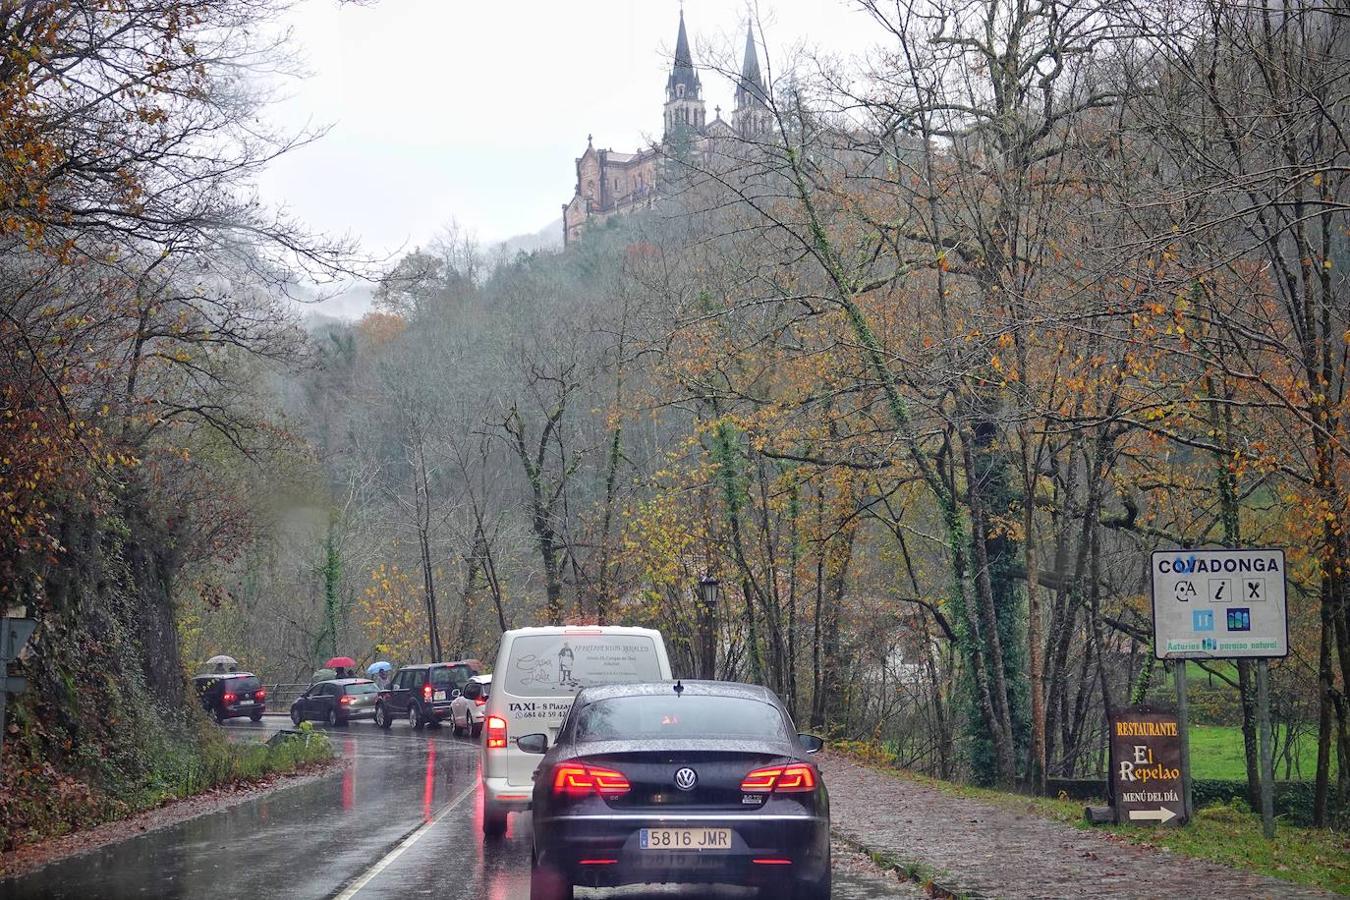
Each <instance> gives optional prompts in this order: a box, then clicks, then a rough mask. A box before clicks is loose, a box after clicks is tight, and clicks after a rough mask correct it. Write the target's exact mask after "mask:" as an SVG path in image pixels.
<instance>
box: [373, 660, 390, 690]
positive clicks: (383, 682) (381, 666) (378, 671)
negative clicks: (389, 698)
mask: <svg viewBox="0 0 1350 900" xmlns="http://www.w3.org/2000/svg"><path fill="white" fill-rule="evenodd" d="M393 668H394V666H393V664H392V663H388V662H385V661H384V660H380V661H379V662H373V663H371V664H370V665H369V666H367V667H366V674H367V675H370V676H371V677H373V678H374V679H375V683H376V684H377V685H379V686H380V690H382V691H387V690H389V673H390V672H391V671H392V670H393Z"/></svg>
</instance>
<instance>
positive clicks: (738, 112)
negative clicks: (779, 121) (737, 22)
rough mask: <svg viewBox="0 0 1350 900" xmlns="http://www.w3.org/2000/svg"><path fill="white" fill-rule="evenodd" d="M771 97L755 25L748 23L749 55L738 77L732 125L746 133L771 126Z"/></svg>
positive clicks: (747, 50) (756, 132)
mask: <svg viewBox="0 0 1350 900" xmlns="http://www.w3.org/2000/svg"><path fill="white" fill-rule="evenodd" d="M768 98H769V92H768V90H767V89H766V88H765V87H764V76H763V75H761V74H760V71H759V54H758V53H757V52H756V51H755V29H754V26H753V24H750V23H747V24H746V26H745V59H744V61H743V62H742V63H741V77H740V78H739V79H738V80H737V81H736V107H735V109H733V110H732V111H731V125H732V127H733V128H735V129H736V131H738V132H739V133H740V134H741V136H742V137H752V136H754V135H757V134H763V133H764V132H766V131H768V130H769V127H770V119H771V116H770V115H769V109H768Z"/></svg>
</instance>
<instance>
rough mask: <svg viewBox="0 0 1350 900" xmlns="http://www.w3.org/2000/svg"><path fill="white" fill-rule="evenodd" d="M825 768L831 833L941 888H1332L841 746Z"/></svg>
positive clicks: (1113, 892)
mask: <svg viewBox="0 0 1350 900" xmlns="http://www.w3.org/2000/svg"><path fill="white" fill-rule="evenodd" d="M821 769H822V771H823V772H824V774H825V779H826V783H827V784H828V785H829V789H830V806H831V820H832V822H833V825H834V829H835V831H836V832H838V833H839V834H840V835H841V836H842V837H844V838H845V839H846V840H847V841H849V842H850V843H851V844H853V845H854V846H856V847H859V848H861V849H865V850H866V852H868V854H869V855H870V856H872V858H873V859H876V860H878V861H881V862H883V863H884V864H885V865H887V866H889V867H891V868H894V869H897V870H899V871H903V872H906V873H908V874H909V875H910V877H912V878H914V879H915V880H917V881H920V882H922V883H928V884H931V890H932V891H933V892H934V893H935V894H938V895H946V896H972V897H1010V898H1012V897H1027V898H1043V897H1044V898H1049V897H1054V898H1061V897H1088V896H1091V897H1121V898H1125V897H1128V898H1137V897H1141V896H1153V897H1160V896H1183V897H1187V896H1222V897H1228V898H1241V897H1253V898H1255V897H1271V896H1279V897H1289V898H1301V897H1330V896H1332V895H1331V894H1328V893H1325V892H1322V891H1319V890H1317V889H1315V888H1311V887H1305V886H1302V885H1296V884H1292V883H1290V882H1286V881H1281V880H1278V879H1275V878H1269V877H1266V876H1264V875H1259V874H1256V873H1252V872H1245V871H1239V870H1236V869H1231V868H1227V867H1225V866H1221V865H1218V864H1215V863H1212V862H1207V861H1205V860H1199V859H1193V858H1188V857H1184V856H1181V855H1179V854H1175V853H1172V852H1169V851H1167V850H1162V849H1156V848H1147V847H1139V846H1134V845H1130V844H1126V843H1123V842H1120V841H1117V840H1112V839H1111V838H1110V837H1109V836H1107V835H1104V834H1100V833H1096V832H1091V831H1085V830H1082V829H1078V828H1074V827H1073V826H1070V825H1065V824H1063V823H1060V822H1055V821H1051V820H1049V819H1045V818H1043V817H1041V816H1039V815H1036V814H1034V813H1032V812H1021V811H1018V810H1016V809H1012V808H1007V807H1004V806H999V805H995V804H991V803H986V802H983V801H980V800H973V799H969V798H965V797H959V796H955V795H953V794H949V793H945V792H943V791H940V790H939V789H937V788H935V787H932V786H929V785H926V784H924V783H922V782H920V781H916V780H911V779H907V778H905V777H903V776H902V775H899V774H894V773H890V772H884V771H880V770H877V769H872V768H869V767H867V766H863V765H860V764H858V763H856V762H854V761H852V760H850V759H848V758H847V757H845V756H842V755H840V754H837V753H826V754H823V755H822V758H821Z"/></svg>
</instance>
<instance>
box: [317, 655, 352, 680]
mask: <svg viewBox="0 0 1350 900" xmlns="http://www.w3.org/2000/svg"><path fill="white" fill-rule="evenodd" d="M324 666H325V667H326V668H329V669H333V670H334V671H335V672H336V673H337V674H336V675H335V676H334V677H335V678H351V677H352V673H353V672H354V671H355V669H356V660H354V659H352V658H351V657H350V656H334V657H333V658H332V659H330V660H328V662H326V663H324Z"/></svg>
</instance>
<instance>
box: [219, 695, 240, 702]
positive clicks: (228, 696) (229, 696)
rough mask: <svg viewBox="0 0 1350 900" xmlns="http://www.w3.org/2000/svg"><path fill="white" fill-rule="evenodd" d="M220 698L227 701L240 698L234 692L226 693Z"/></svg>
mask: <svg viewBox="0 0 1350 900" xmlns="http://www.w3.org/2000/svg"><path fill="white" fill-rule="evenodd" d="M220 699H221V700H224V701H225V702H226V703H233V702H234V701H236V700H238V699H239V698H238V697H236V696H235V695H234V694H226V695H225V696H224V697H221V698H220Z"/></svg>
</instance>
